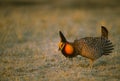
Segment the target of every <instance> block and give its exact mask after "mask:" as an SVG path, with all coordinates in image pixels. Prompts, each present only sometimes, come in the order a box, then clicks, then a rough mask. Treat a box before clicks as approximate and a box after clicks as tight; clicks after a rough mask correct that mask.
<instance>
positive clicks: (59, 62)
mask: <svg viewBox="0 0 120 81" xmlns="http://www.w3.org/2000/svg"><path fill="white" fill-rule="evenodd" d="M101 25H104V26H106V28H107V29H108V30H109V39H110V40H111V41H112V42H113V44H114V51H113V53H111V54H110V55H108V56H103V57H101V58H100V59H98V60H97V61H96V62H95V63H94V66H93V68H92V70H90V69H89V66H88V65H89V60H88V59H86V58H84V57H81V56H78V57H76V58H73V60H70V59H66V58H65V57H64V56H63V55H62V54H61V52H60V51H58V43H59V41H60V38H59V34H58V32H59V30H61V31H62V32H64V35H65V36H66V38H67V39H68V40H69V41H71V42H72V41H74V40H75V39H77V38H82V37H89V36H100V35H101ZM119 27H120V8H119V7H116V8H115V7H113V8H112V7H111V8H109V7H106V8H78V7H75V8H69V7H67V8H64V7H61V8H59V7H58V8H54V7H49V6H44V7H43V6H42V7H41V6H39V5H27V6H24V5H22V6H20V5H19V6H16V5H12V6H4V5H3V6H1V7H0V81H119V80H120V54H119V53H120V42H119V41H120V28H119Z"/></svg>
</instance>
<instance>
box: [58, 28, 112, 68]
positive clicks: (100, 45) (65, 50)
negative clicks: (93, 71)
mask: <svg viewBox="0 0 120 81" xmlns="http://www.w3.org/2000/svg"><path fill="white" fill-rule="evenodd" d="M59 35H60V38H61V41H60V43H59V50H60V51H61V52H62V54H63V55H64V56H65V57H67V58H73V57H76V56H77V55H81V56H83V57H86V58H88V59H90V67H91V68H92V66H93V62H94V61H95V60H97V59H98V58H100V57H101V56H102V55H109V53H112V50H113V49H114V48H113V45H112V42H111V41H110V40H109V39H108V30H107V29H106V28H105V27H104V26H101V36H100V37H85V38H81V39H79V40H74V42H68V41H67V40H66V38H65V36H64V35H63V33H62V32H61V31H59Z"/></svg>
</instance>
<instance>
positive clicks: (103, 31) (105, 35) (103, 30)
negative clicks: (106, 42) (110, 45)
mask: <svg viewBox="0 0 120 81" xmlns="http://www.w3.org/2000/svg"><path fill="white" fill-rule="evenodd" d="M101 33H102V34H101V37H104V38H106V39H108V30H107V29H106V28H105V27H104V26H101Z"/></svg>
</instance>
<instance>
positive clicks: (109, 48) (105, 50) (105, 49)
mask: <svg viewBox="0 0 120 81" xmlns="http://www.w3.org/2000/svg"><path fill="white" fill-rule="evenodd" d="M113 49H114V48H113V44H112V42H111V41H110V40H107V41H106V42H105V44H104V47H103V55H109V53H112V50H113Z"/></svg>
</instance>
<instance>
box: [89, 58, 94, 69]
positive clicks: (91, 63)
mask: <svg viewBox="0 0 120 81" xmlns="http://www.w3.org/2000/svg"><path fill="white" fill-rule="evenodd" d="M93 62H94V60H92V59H90V65H89V67H90V69H91V70H92V68H93Z"/></svg>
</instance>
